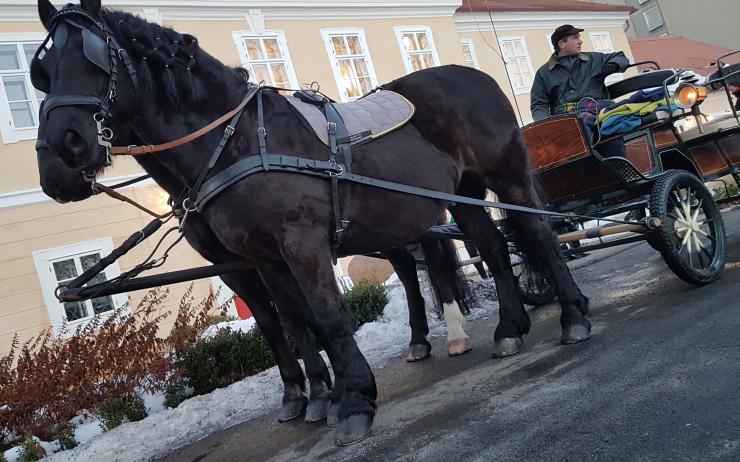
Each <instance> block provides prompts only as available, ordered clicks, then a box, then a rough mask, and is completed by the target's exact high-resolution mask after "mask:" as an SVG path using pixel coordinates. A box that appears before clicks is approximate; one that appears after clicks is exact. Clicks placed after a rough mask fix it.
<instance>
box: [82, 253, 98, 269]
mask: <svg viewBox="0 0 740 462" xmlns="http://www.w3.org/2000/svg"><path fill="white" fill-rule="evenodd" d="M99 261H100V254H99V253H91V254H90V255H84V256H82V257H80V263H81V264H82V271H87V270H89V269H90V268H92V267H93V266H95V265H96V264H97V263H98V262H99Z"/></svg>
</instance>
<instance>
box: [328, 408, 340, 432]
mask: <svg viewBox="0 0 740 462" xmlns="http://www.w3.org/2000/svg"><path fill="white" fill-rule="evenodd" d="M326 425H327V426H328V427H330V428H334V427H338V426H339V403H330V404H329V409H327V410H326Z"/></svg>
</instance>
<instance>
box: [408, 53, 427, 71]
mask: <svg viewBox="0 0 740 462" xmlns="http://www.w3.org/2000/svg"><path fill="white" fill-rule="evenodd" d="M411 68H412V69H413V70H415V71H418V70H421V69H424V61H422V59H421V57H420V56H419V55H413V56H411Z"/></svg>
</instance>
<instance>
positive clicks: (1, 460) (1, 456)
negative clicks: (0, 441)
mask: <svg viewBox="0 0 740 462" xmlns="http://www.w3.org/2000/svg"><path fill="white" fill-rule="evenodd" d="M0 462H8V459H6V458H5V452H4V451H2V450H0Z"/></svg>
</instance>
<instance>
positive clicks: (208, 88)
mask: <svg viewBox="0 0 740 462" xmlns="http://www.w3.org/2000/svg"><path fill="white" fill-rule="evenodd" d="M38 5H39V16H40V18H41V21H42V23H43V24H44V26H45V27H46V28H47V30H49V31H50V33H52V34H53V33H54V32H55V31H57V30H60V29H59V25H60V24H66V25H67V26H68V27H65V30H64V37H63V38H64V41H61V40H60V41H59V43H57V42H56V41H55V45H54V46H53V47H52V48H50V49H49V50H48V51H46V53H45V55H44V56H43V59H39V58H38V57H37V58H36V59H34V61H33V63H32V66H31V67H32V69H31V74H32V80H33V82H34V84H35V85H36V86H37V88H39V89H40V90H41V91H44V92H46V93H48V94H49V100H48V104H49V105H48V107H47V113H46V114H45V116H46V117H47V138H48V142H49V144H50V145H51V147H52V148H53V150H54V151H55V152H56V153H57V155H59V156H60V157H61V159H62V160H63V161H64V162H65V164H67V165H68V166H69V167H70V168H74V169H79V170H84V171H85V173H86V174H87V175H93V174H94V173H95V172H98V171H100V170H102V169H103V168H104V167H105V166H106V165H107V163H108V158H107V155H106V150H105V148H104V145H105V144H106V140H107V139H109V138H111V136H113V135H114V134H115V133H125V132H126V131H127V130H128V129H133V130H134V131H135V132H136V133H138V134H140V135H141V138H143V139H146V140H148V141H150V142H154V143H163V142H166V141H169V140H172V139H175V138H179V137H182V136H184V135H186V134H189V133H192V132H194V131H195V130H197V129H198V128H200V127H203V126H205V125H206V124H208V123H209V122H210V121H213V120H215V119H217V118H218V117H220V116H222V115H223V114H225V113H227V112H229V111H230V110H231V109H232V108H234V107H236V106H237V105H238V103H239V102H240V101H242V99H243V98H244V96H245V93H246V92H247V91H248V88H247V82H246V81H245V79H244V73H243V72H242V71H239V70H236V69H233V68H229V67H226V66H224V65H223V64H221V63H220V62H218V61H217V60H216V59H214V58H213V57H212V56H210V55H209V54H208V53H206V52H205V51H203V50H201V49H200V48H199V47H198V45H197V41H196V40H195V38H194V37H192V36H189V35H182V34H178V33H176V32H174V31H172V30H170V29H166V28H163V27H160V26H158V25H156V24H151V23H147V22H146V21H144V20H142V19H140V18H137V17H135V16H132V15H129V14H126V13H122V12H116V11H108V10H101V5H100V2H99V1H98V0H86V1H83V2H82V6H81V7H74V6H71V7H65V9H64V10H62V11H61V12H59V13H58V12H57V10H56V9H55V8H54V6H53V5H51V3H50V2H49V1H48V0H39V4H38ZM100 43H103V44H107V45H105V46H101V45H100ZM101 47H102V48H103V49H104V50H107V51H109V52H110V53H109V58H110V59H109V60H108V62H107V63H106V62H105V58H101V53H100V51H99V50H100V48H101ZM103 56H106V54H105V52H104V53H103ZM119 58H120V61H121V63H122V64H121V65H120V66H119V65H118V62H119ZM124 65H125V67H124ZM126 74H128V75H126ZM134 76H136V77H135V78H134ZM136 82H138V85H137V84H136ZM384 88H386V89H388V90H392V91H395V92H397V93H400V94H401V95H403V96H404V97H406V98H407V99H408V100H410V101H411V102H412V103H413V104H414V105H415V106H416V114H415V116H414V118H413V119H412V120H411V123H409V124H407V125H405V126H403V127H402V128H400V129H398V130H396V131H394V132H392V133H390V134H388V135H386V136H384V137H382V138H378V139H376V140H375V141H373V142H371V143H367V144H365V145H363V146H361V147H359V148H357V149H355V150H354V164H353V166H352V169H353V171H354V172H357V173H359V174H363V175H366V176H369V177H375V178H381V179H384V180H388V181H392V182H397V183H403V184H408V185H412V186H418V187H422V188H427V189H435V190H438V191H442V192H445V193H457V194H461V195H465V196H469V197H474V198H479V199H481V198H483V197H484V193H485V191H486V188H490V189H492V190H493V191H494V192H496V193H497V194H498V197H499V198H500V199H501V200H502V201H504V202H508V203H512V204H517V205H523V206H530V207H537V206H538V205H539V203H538V200H537V197H536V194H535V192H534V188H533V186H532V176H531V172H530V166H529V157H528V154H527V151H526V148H525V145H524V143H523V140H522V137H521V134H520V132H519V128H518V125H517V122H516V118H515V116H514V112H513V110H512V108H511V105H510V104H509V102H508V100H507V98H506V96H505V95H504V93H503V92H502V91H501V89H500V88H499V86H498V85H497V84H496V82H495V81H493V80H492V79H491V78H490V77H489V76H487V75H486V74H484V73H482V72H479V71H476V70H474V69H470V68H466V67H460V66H443V67H439V68H433V69H427V70H424V71H421V72H417V73H413V74H410V75H408V76H406V77H403V78H400V79H398V80H396V81H394V82H391V83H389V84H387V85H385V86H384ZM262 93H263V96H264V98H263V99H264V104H263V107H262V108H263V110H264V114H266V116H265V117H266V118H265V120H264V130H260V133H261V134H264V133H267V134H268V137H267V144H268V145H269V149H270V151H271V152H273V153H286V154H288V153H290V154H294V153H299V155H300V156H302V157H304V158H308V159H315V160H326V159H327V157H328V150H327V149H326V147H325V146H324V145H323V144H322V143H321V142H320V141H319V140H318V139H317V138H315V137H314V136H313V135H312V134H311V133H309V131H308V130H307V129H306V128H305V126H304V125H303V124H302V123H301V121H300V120H299V119H298V118H297V116H296V115H295V113H294V112H292V110H291V109H290V107H289V103H288V102H287V101H286V100H285V99H284V98H283V97H282V96H281V95H280V94H279V93H277V92H275V91H271V90H264V91H262ZM113 99H115V101H114V102H113V101H112V100H113ZM52 103H53V104H52ZM258 126H262V124H260V120H259V117H258V108H257V107H256V105H255V104H249V105H248V106H247V107H246V109H245V111H244V113H243V115H242V117H241V120H240V121H239V123H238V125H237V126H236V133H235V134H234V136H233V137H232V138H231V141H230V142H229V144H228V145H227V146H226V148H225V149H224V151H223V154H222V155H221V157H220V158H219V161H218V162H217V163H216V165H215V166H214V170H213V171H214V172H218V171H221V170H223V169H224V168H226V167H227V166H229V165H232V164H234V163H235V162H236V161H238V160H239V159H242V158H245V157H247V156H251V155H255V153H259V152H260V138H259V137H258V136H255V135H254V134H255V133H256V131H257V127H258ZM219 139H220V135H219V134H218V133H216V132H214V131H211V132H209V133H208V134H206V135H204V136H202V137H200V138H198V139H196V140H194V141H193V142H191V143H188V144H185V145H182V146H179V147H177V148H176V149H173V150H170V151H168V152H165V153H161V154H155V155H151V156H149V157H147V158H146V160H144V159H145V158H144V157H142V158H141V159H140V162H141V163H142V166H143V167H144V168H145V169H146V170H147V171H148V172H149V173H150V174H151V175H152V177H153V178H154V180H155V181H157V182H159V181H161V178H162V175H163V174H164V173H165V172H167V173H168V174H171V175H173V176H174V177H176V178H177V179H178V181H179V182H180V183H182V184H187V185H193V184H194V183H195V182H196V179H197V177H198V175H199V172H201V171H202V168H203V165H204V164H205V163H206V162H207V161H208V159H207V158H205V157H204V156H203V153H204V152H208V151H210V150H212V149H214V148H215V146H216V145H217V144H218V142H219ZM113 141H116V140H115V139H113ZM339 192H340V195H341V197H349V196H350V192H351V206H350V207H349V210H350V214H349V216H348V217H347V218H348V219H349V221H350V222H351V225H350V226H349V228H348V230H347V232H346V233H345V234H344V239H343V241H342V245H341V247H340V248H339V249H338V250H339V252H338V253H339V254H340V255H355V254H364V253H368V252H372V251H376V250H379V249H390V248H397V247H400V246H403V245H405V244H407V243H409V242H413V241H416V240H418V239H419V238H420V237H421V236H422V235H423V234H424V232H425V231H426V229H428V228H429V227H430V226H432V225H434V224H435V223H436V222H437V220H438V218H439V217H440V216H441V214H442V212H443V211H444V209H445V208H446V207H447V206H448V205H450V204H448V203H445V202H443V201H440V200H434V199H429V198H424V197H419V196H413V195H409V194H403V193H397V192H391V191H386V190H379V189H374V188H370V187H365V186H360V185H356V184H352V185H349V184H347V183H342V184H341V188H340V191H339ZM450 210H451V212H452V215H453V217H454V218H455V221H456V222H457V223H458V225H459V226H460V227H461V229H462V230H463V232H464V233H465V234H466V235H468V236H469V237H470V239H471V240H473V241H474V242H475V244H476V246H477V247H478V249H479V250H480V253H481V255H482V256H483V259H484V260H485V261H486V263H487V265H488V267H489V268H490V270H491V272H492V273H493V276H494V279H495V282H496V287H497V292H498V296H499V302H500V322H499V325H498V326H497V328H496V330H495V332H494V355H495V356H499V357H501V356H508V355H511V354H514V353H516V352H518V351H519V350H520V349H521V345H522V343H523V337H524V335H525V334H526V333H527V332H528V331H529V328H530V320H529V317H528V315H527V313H526V312H525V310H524V307H523V305H522V302H521V300H520V299H519V295H518V293H517V290H516V287H515V279H514V276H513V273H512V270H511V266H510V262H509V257H508V253H507V243H506V240H505V239H504V237H503V235H502V234H501V233H500V232H499V231H498V230H497V229H496V227H495V225H494V224H493V222H492V221H491V219H490V218H489V216H488V215H487V214H486V212H485V210H483V209H482V208H479V207H474V206H469V205H464V204H460V203H457V204H455V205H453V206H452V207H451V209H450ZM334 212H335V210H334V207H333V206H332V200H331V187H330V182H329V181H327V180H325V179H323V178H316V177H312V176H309V175H296V174H293V173H283V172H275V171H270V172H264V171H263V172H262V173H259V174H256V175H253V176H251V177H249V179H248V180H245V181H241V182H238V183H236V184H234V185H232V186H231V187H229V188H227V189H226V190H224V191H223V192H221V193H220V194H219V195H218V196H216V197H215V198H214V199H212V200H211V202H209V204H208V206H207V207H205V209H203V210H202V211H201V212H200V216H201V217H202V219H203V220H204V222H205V223H207V224H208V226H209V228H210V230H211V231H213V236H212V237H213V238H214V239H215V242H218V243H219V244H218V245H219V246H223V248H225V249H228V251H229V252H230V253H231V254H233V255H236V256H238V257H240V258H242V259H244V260H246V261H250V262H252V263H253V264H254V265H255V267H256V268H257V271H258V272H259V274H260V276H261V278H262V280H263V282H264V283H265V284H266V286H267V288H268V290H269V292H270V293H271V294H272V296H273V298H274V299H275V300H276V301H277V302H278V305H279V306H280V309H283V305H282V304H280V302H279V297H281V296H286V295H288V294H289V295H290V298H291V299H292V300H296V299H303V300H304V301H305V302H306V303H303V304H302V303H292V304H290V306H288V305H287V304H286V305H285V307H284V309H285V310H287V312H284V313H283V316H284V317H290V318H292V319H295V320H296V322H301V323H305V324H307V325H308V326H309V327H310V329H311V331H312V332H313V333H314V334H316V336H317V337H318V339H319V341H320V342H321V343H322V344H323V345H325V346H326V350H327V353H328V355H329V358H330V360H331V362H332V365H333V366H334V371H335V378H336V384H335V387H334V389H333V390H332V393H331V400H332V404H333V405H338V407H339V409H338V418H339V421H340V428H339V429H338V431H337V442H338V444H351V443H353V442H356V441H359V440H361V439H363V438H365V437H367V436H368V435H369V433H370V429H371V425H372V421H373V417H374V414H375V407H376V405H375V399H376V393H377V392H376V386H375V378H374V376H373V374H372V371H371V370H370V367H369V366H368V364H367V361H366V360H365V358H364V357H363V356H362V354H361V352H360V351H359V349H358V348H357V344H356V343H355V340H354V338H353V329H352V325H351V322H350V319H349V317H348V315H347V314H346V312H345V310H344V308H343V306H342V301H341V297H340V293H339V291H338V288H337V286H336V283H335V280H334V274H333V270H332V267H331V258H332V238H333V234H332V233H331V232H330V229H331V226H330V223H331V222H332V220H333V218H334ZM511 219H512V222H513V223H514V225H515V226H516V227H518V228H519V229H518V231H519V232H518V235H519V236H521V238H522V244H526V248H527V250H528V254H529V255H532V256H533V258H538V259H541V260H542V261H543V262H544V264H545V265H546V266H547V267H548V268H549V269H550V271H551V273H552V274H553V275H554V278H555V281H556V283H557V286H558V296H559V297H558V298H559V300H560V303H561V306H562V314H561V326H562V339H561V340H562V342H563V343H574V342H579V341H583V340H586V339H588V338H589V336H590V328H591V326H590V323H589V321H588V320H587V319H586V314H587V313H588V299H587V298H586V297H584V296H583V294H582V293H581V291H580V290H579V288H578V287H577V285H576V284H575V282H574V281H573V279H572V276H571V275H570V272H569V270H568V267H567V266H566V264H565V261H564V260H563V257H562V254H561V252H560V248H559V246H558V245H557V241H556V238H555V236H554V234H553V233H552V231H551V230H550V229H549V227H548V226H547V224H546V223H545V222H544V221H543V220H542V219H541V218H539V217H538V216H537V215H530V214H522V213H518V214H511ZM205 245H212V244H210V243H205ZM301 294H302V295H301Z"/></svg>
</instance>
